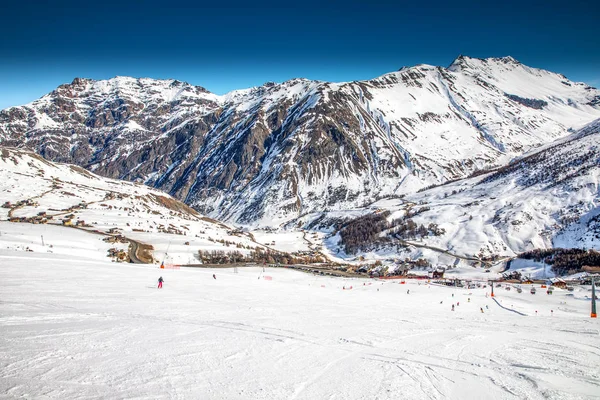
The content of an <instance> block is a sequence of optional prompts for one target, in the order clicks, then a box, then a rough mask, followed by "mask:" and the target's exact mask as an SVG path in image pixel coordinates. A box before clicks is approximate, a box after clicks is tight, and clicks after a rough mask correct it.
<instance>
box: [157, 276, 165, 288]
mask: <svg viewBox="0 0 600 400" xmlns="http://www.w3.org/2000/svg"><path fill="white" fill-rule="evenodd" d="M164 281H165V280H164V279H163V277H162V276H161V277H160V278H158V288H159V289H162V284H163V282H164Z"/></svg>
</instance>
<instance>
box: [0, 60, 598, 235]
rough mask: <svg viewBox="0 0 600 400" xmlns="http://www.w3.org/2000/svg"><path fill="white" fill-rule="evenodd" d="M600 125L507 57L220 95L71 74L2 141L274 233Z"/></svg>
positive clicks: (584, 105)
mask: <svg viewBox="0 0 600 400" xmlns="http://www.w3.org/2000/svg"><path fill="white" fill-rule="evenodd" d="M599 117H600V91H598V90H597V89H595V88H592V87H589V86H587V85H585V84H582V83H576V82H572V81H569V80H568V79H567V78H566V77H564V76H562V75H559V74H556V73H553V72H548V71H544V70H540V69H536V68H530V67H527V66H525V65H523V64H521V63H519V62H517V61H516V60H514V59H513V58H511V57H504V58H489V59H484V60H480V59H474V58H469V57H462V56H461V57H459V58H457V59H456V60H455V61H454V62H453V63H452V65H451V66H450V67H448V68H443V67H435V66H430V65H418V66H415V67H410V68H402V69H401V70H399V71H396V72H392V73H389V74H386V75H383V76H381V77H379V78H376V79H372V80H368V81H362V82H348V83H339V84H337V83H329V82H319V81H310V80H306V79H293V80H290V81H287V82H283V83H281V84H276V83H266V84H264V85H263V86H260V87H256V88H251V89H245V90H238V91H234V92H232V93H229V94H227V95H224V96H216V95H214V94H211V93H208V92H207V91H206V90H204V89H203V88H200V87H195V86H192V85H189V84H186V83H182V82H178V81H159V80H151V79H134V78H124V77H117V78H113V79H110V80H107V81H91V80H88V79H76V80H74V81H73V82H72V83H71V84H67V85H62V86H61V87H59V88H58V89H57V90H55V91H54V92H52V93H50V94H48V95H46V96H44V97H43V98H41V99H40V100H37V101H35V102H33V103H31V104H28V105H25V106H21V107H11V108H9V109H6V110H3V111H2V112H0V143H1V144H3V145H11V146H25V147H28V148H30V149H33V150H35V151H36V152H38V153H39V154H41V155H43V156H44V157H45V158H47V159H50V160H55V161H66V162H70V163H75V164H78V165H80V166H83V167H84V168H87V169H89V170H92V171H94V172H96V173H98V174H100V175H104V176H108V177H112V178H120V179H127V180H130V181H139V182H145V183H147V184H149V185H151V186H154V187H157V188H159V189H162V190H165V191H167V192H169V193H170V194H172V195H173V196H174V197H176V198H178V199H180V200H182V201H185V202H186V203H187V204H188V205H191V206H193V207H194V208H196V209H197V210H199V211H201V212H203V213H205V214H206V215H209V216H211V217H214V218H217V219H221V220H227V221H233V222H240V223H245V224H251V225H256V224H260V225H267V226H279V225H280V224H283V223H285V222H287V221H290V220H291V219H294V218H297V217H299V216H302V215H304V214H307V213H311V212H321V211H323V210H344V209H348V208H357V207H362V206H364V205H366V204H369V203H372V202H373V201H376V200H377V199H379V198H381V197H385V196H392V195H401V194H410V193H414V192H415V191H416V190H418V189H420V188H423V187H426V186H429V185H432V184H440V183H443V182H446V181H448V180H452V179H459V178H465V177H467V176H469V175H470V174H472V173H473V172H476V171H481V170H485V169H490V168H494V167H499V166H502V165H504V164H505V163H507V162H509V161H510V160H511V159H512V158H514V157H515V156H520V155H522V154H523V153H525V152H527V151H530V150H532V149H533V148H535V147H536V146H539V145H544V144H547V143H549V142H551V141H553V140H555V139H558V138H561V137H565V136H567V135H568V134H569V133H571V132H572V131H573V130H576V129H578V128H581V127H582V126H584V125H585V124H587V123H589V122H591V121H592V120H594V119H597V118H599Z"/></svg>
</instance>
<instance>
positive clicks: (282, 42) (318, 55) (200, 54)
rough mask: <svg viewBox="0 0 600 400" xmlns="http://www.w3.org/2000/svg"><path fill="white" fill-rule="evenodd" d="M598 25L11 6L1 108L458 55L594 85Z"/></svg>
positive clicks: (2, 56) (321, 7)
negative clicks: (171, 83)
mask: <svg viewBox="0 0 600 400" xmlns="http://www.w3.org/2000/svg"><path fill="white" fill-rule="evenodd" d="M322 3H326V4H322ZM599 17H600V1H589V0H586V1H580V0H571V1H564V0H563V1H554V0H546V1H527V0H520V1H513V0H507V1H495V2H490V3H488V4H486V2H485V1H460V0H456V1H452V2H451V1H447V0H444V1H437V0H429V1H414V0H411V1H402V0H396V1H380V0H371V1H366V0H365V1H354V0H343V1H342V0H330V1H327V0H324V1H319V2H317V1H312V0H307V1H297V2H290V1H281V0H278V1H262V0H256V1H248V2H238V1H237V0H232V1H221V2H218V1H216V2H215V1H213V2H211V3H209V4H203V3H202V1H190V2H184V1H176V0H170V1H164V0H162V1H154V0H145V1H139V0H120V1H113V0H103V1H99V2H90V1H80V0H78V1H63V0H56V1H53V2H49V1H44V2H42V1H36V0H34V1H23V0H21V1H11V2H5V3H4V4H3V9H2V12H1V13H0V35H1V38H2V39H1V40H0V108H5V107H8V106H11V105H20V104H24V103H27V102H29V101H32V100H34V99H36V98H38V97H40V96H42V95H44V94H45V93H47V92H49V91H51V90H53V89H54V88H56V87H57V86H58V85H59V84H61V83H66V82H71V81H72V80H73V78H74V77H87V78H94V79H105V78H110V77H113V76H116V75H127V76H135V77H152V78H175V79H179V80H184V81H187V82H190V83H192V84H195V85H200V86H203V87H205V88H207V89H208V90H210V91H212V92H215V93H219V94H221V93H225V92H227V91H230V90H233V89H239V88H245V87H250V86H256V85H260V84H262V83H264V82H266V81H276V82H280V81H283V80H286V79H290V78H294V77H305V78H311V79H321V80H329V81H348V80H359V79H368V78H373V77H376V76H379V75H381V74H383V73H386V72H390V71H394V70H397V69H398V68H400V67H402V66H404V65H414V64H419V63H428V64H434V65H442V66H447V65H448V64H450V63H451V62H452V60H453V59H454V58H455V57H456V56H458V55H459V54H465V55H469V56H473V57H497V56H506V55H511V56H513V57H515V58H516V59H517V60H519V61H521V62H523V63H525V64H528V65H531V66H534V67H540V68H545V69H549V70H552V71H556V72H560V73H563V74H565V75H567V77H569V78H570V79H572V80H576V81H584V82H587V83H589V84H590V85H593V86H596V87H598V86H600V35H599V34H598V20H599Z"/></svg>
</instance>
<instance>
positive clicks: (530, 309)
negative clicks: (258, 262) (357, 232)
mask: <svg viewBox="0 0 600 400" xmlns="http://www.w3.org/2000/svg"><path fill="white" fill-rule="evenodd" d="M15 225H16V224H15ZM47 228H48V229H65V228H53V227H47ZM15 234H16V233H13V234H12V235H13V236H14V235H15ZM82 234H83V235H87V234H86V233H82ZM7 235H8V234H7V233H6V232H3V233H2V238H3V239H4V238H5V237H7ZM90 236H91V235H90ZM7 240H8V239H7ZM15 240H16V239H15ZM100 243H102V242H100ZM74 246H75V245H74ZM79 247H81V246H79ZM94 254H97V258H95V256H94ZM105 260H106V258H105V257H104V254H103V253H102V252H101V251H99V252H97V253H94V252H90V253H89V258H87V259H83V257H82V256H80V255H78V256H67V255H65V254H57V253H42V252H37V251H36V252H33V253H31V252H25V251H22V249H20V248H9V249H7V248H6V246H4V247H2V248H0V265H1V273H2V285H1V286H0V327H1V336H2V340H0V397H4V398H21V397H24V398H139V399H159V398H201V399H399V398H405V399H442V398H449V399H482V398H486V399H513V398H515V399H516V398H518V399H525V398H526V399H548V398H551V399H557V398H561V399H571V398H572V399H575V398H577V399H580V398H598V397H599V396H600V325H599V323H600V321H599V320H594V319H590V318H589V311H590V308H589V307H590V300H589V299H590V293H589V291H588V289H589V288H586V287H582V288H577V289H576V291H575V292H574V293H568V292H566V291H560V290H555V292H554V294H553V295H552V296H548V295H546V294H542V291H541V290H538V294H536V295H531V294H529V293H528V291H527V288H525V289H526V290H524V291H523V293H521V294H518V293H517V292H516V290H511V291H506V290H504V289H503V288H497V289H496V294H497V299H498V301H499V302H500V304H501V306H502V307H506V309H505V308H501V307H500V306H499V305H498V304H496V303H495V302H494V300H493V299H491V298H489V297H486V292H487V290H486V289H472V290H467V289H454V288H447V287H441V286H436V285H427V284H426V283H425V282H422V283H421V284H418V283H417V282H415V281H413V282H408V283H407V284H400V283H398V282H397V281H394V282H392V281H385V282H381V281H375V280H360V279H349V278H348V279H342V278H332V277H321V276H313V275H309V274H304V273H301V272H297V271H292V270H287V269H267V270H266V271H264V272H263V271H262V269H259V268H240V269H239V272H238V273H234V271H233V270H231V269H218V270H209V269H192V268H190V269H187V268H182V269H180V270H160V269H158V268H157V267H156V266H151V265H150V266H141V265H133V264H117V263H110V262H107V261H105ZM213 273H215V274H216V277H217V279H216V280H215V279H213V277H212V275H213ZM160 275H162V276H163V277H164V279H165V287H164V288H163V289H161V290H158V289H157V288H156V281H157V279H158V277H159V276H160ZM265 276H269V277H271V278H272V279H271V280H267V279H264V278H265ZM258 278H260V279H258ZM344 286H345V287H346V288H347V289H346V290H343V287H344ZM350 287H352V289H348V288H350ZM408 290H410V294H408V293H407V291H408ZM469 299H470V301H469ZM453 303H456V304H458V303H460V305H457V306H456V311H454V312H452V311H451V305H452V304H453ZM480 308H483V310H484V313H481V312H480ZM510 309H512V310H515V311H518V312H519V313H521V314H523V315H520V314H518V313H515V312H513V311H510ZM551 310H552V311H553V312H551ZM536 311H537V315H536Z"/></svg>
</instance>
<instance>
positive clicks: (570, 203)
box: [294, 119, 600, 265]
mask: <svg viewBox="0 0 600 400" xmlns="http://www.w3.org/2000/svg"><path fill="white" fill-rule="evenodd" d="M382 211H389V215H387V216H386V219H387V221H388V222H390V224H391V227H390V228H388V229H386V230H383V231H382V232H381V233H380V235H379V239H381V240H377V243H374V245H373V246H372V247H371V248H370V249H365V250H363V251H362V252H359V253H358V254H357V255H360V254H362V255H363V256H364V255H365V253H367V254H368V253H369V252H370V251H372V252H373V253H372V256H377V254H379V257H386V255H393V256H394V257H399V258H400V259H403V258H404V257H409V258H413V259H415V258H419V257H423V258H426V259H428V260H430V261H431V262H433V263H434V264H446V265H452V264H453V263H454V262H458V261H461V262H462V259H461V260H459V259H457V258H456V257H454V256H458V257H463V259H471V261H473V260H477V259H484V258H487V259H491V258H493V257H494V256H495V257H496V258H502V257H512V256H515V255H517V254H519V253H521V252H523V251H527V250H533V249H544V248H556V247H562V248H586V249H596V250H598V249H600V119H598V120H596V121H594V122H592V123H590V124H588V125H587V126H585V127H584V128H582V129H581V130H579V131H578V132H576V133H574V134H572V135H569V136H568V137H565V138H562V139H558V140H557V141H555V142H553V143H552V144H549V145H546V146H544V147H543V148H541V149H538V150H536V151H534V152H531V153H528V154H525V155H524V156H522V157H520V158H518V159H516V160H514V161H513V162H511V163H510V164H508V165H507V166H504V167H502V168H499V169H498V170H496V171H494V172H490V173H487V174H484V175H481V176H478V177H473V178H467V179H463V180H459V181H456V182H452V183H448V184H445V185H441V186H438V187H436V188H432V189H429V190H425V191H421V192H420V193H416V194H411V195H408V196H406V197H405V198H403V199H384V200H380V201H378V202H376V203H374V204H372V205H370V206H369V207H367V208H362V209H355V210H352V212H344V213H336V212H330V213H322V214H318V213H316V214H310V215H307V216H304V217H303V218H301V219H300V220H299V221H294V223H295V224H298V223H300V224H303V225H304V226H306V227H313V228H315V227H317V228H319V229H321V230H325V231H327V230H328V231H329V232H331V233H333V234H335V233H336V231H335V229H334V228H333V227H334V226H335V222H336V221H340V220H343V221H348V220H351V219H352V218H356V217H359V216H364V215H369V214H373V215H377V214H380V215H381V214H382ZM409 219H410V220H412V221H413V222H414V223H415V224H416V225H419V226H420V225H423V226H425V227H427V226H429V224H432V223H433V224H435V225H436V226H437V229H438V230H442V231H443V233H442V234H438V235H433V234H429V233H427V234H425V235H416V236H412V237H406V236H405V237H404V238H402V237H399V236H398V235H397V234H395V232H396V231H397V229H395V228H397V227H398V226H400V225H402V224H406V223H407V220H409ZM339 225H340V224H339V223H338V226H339ZM398 239H405V240H404V241H399V240H398ZM328 243H329V247H330V250H333V251H335V250H336V249H337V250H338V251H342V250H343V249H344V243H343V242H342V240H341V237H340V235H339V234H338V235H334V236H332V237H331V238H330V239H329V240H328ZM399 244H400V246H398V245H399ZM407 244H408V246H407V247H404V246H405V245H407ZM342 255H343V254H342ZM345 256H349V255H345Z"/></svg>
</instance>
